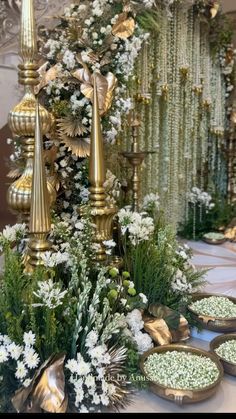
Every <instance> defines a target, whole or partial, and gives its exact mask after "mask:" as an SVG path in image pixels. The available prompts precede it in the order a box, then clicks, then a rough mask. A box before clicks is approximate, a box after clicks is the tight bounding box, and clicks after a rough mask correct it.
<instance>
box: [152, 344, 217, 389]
mask: <svg viewBox="0 0 236 419" xmlns="http://www.w3.org/2000/svg"><path fill="white" fill-rule="evenodd" d="M144 369H145V372H146V374H147V377H148V378H149V379H150V380H151V381H154V382H156V383H158V384H161V385H163V386H165V387H170V388H174V389H184V390H197V389H203V388H204V387H207V386H209V385H211V384H213V383H214V382H215V381H216V380H217V379H218V377H219V369H218V367H217V365H216V364H215V362H214V361H212V360H211V359H210V358H207V357H205V356H199V355H195V354H192V353H190V352H189V353H188V352H181V351H179V352H178V351H167V352H164V353H160V354H158V353H154V354H152V355H150V356H149V357H148V358H147V360H146V362H145V364H144Z"/></svg>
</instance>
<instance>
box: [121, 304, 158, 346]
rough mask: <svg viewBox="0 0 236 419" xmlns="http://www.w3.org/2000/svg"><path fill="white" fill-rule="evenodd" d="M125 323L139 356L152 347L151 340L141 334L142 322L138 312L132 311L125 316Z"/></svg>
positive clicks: (144, 334)
mask: <svg viewBox="0 0 236 419" xmlns="http://www.w3.org/2000/svg"><path fill="white" fill-rule="evenodd" d="M126 322H127V324H128V326H129V328H130V330H131V332H132V339H133V340H134V342H135V343H136V345H137V348H138V352H139V353H140V354H142V353H144V352H146V351H148V350H149V349H151V348H152V347H153V343H152V339H151V337H150V336H149V335H148V334H147V333H143V332H142V329H143V326H144V322H143V320H142V314H141V312H140V310H137V309H135V310H133V311H131V312H130V313H129V314H127V316H126Z"/></svg>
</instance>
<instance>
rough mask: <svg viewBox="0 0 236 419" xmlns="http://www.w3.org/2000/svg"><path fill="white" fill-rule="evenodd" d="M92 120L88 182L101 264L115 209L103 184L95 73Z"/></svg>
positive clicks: (94, 77)
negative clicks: (108, 200)
mask: <svg viewBox="0 0 236 419" xmlns="http://www.w3.org/2000/svg"><path fill="white" fill-rule="evenodd" d="M93 80H94V93H93V119H92V130H91V143H90V161H89V181H90V185H91V186H90V188H89V191H90V196H89V199H90V205H91V208H92V217H93V222H94V224H95V225H96V232H95V237H94V242H95V243H97V244H98V245H99V249H98V251H97V255H96V260H97V261H98V262H103V261H105V260H106V259H107V257H106V252H105V246H104V244H103V241H105V240H110V239H112V222H113V218H114V215H115V214H116V213H117V208H116V207H114V206H112V205H111V206H107V204H106V193H105V188H104V186H103V185H104V182H105V174H106V170H105V159H104V150H103V138H102V132H101V122H100V116H99V106H98V95H97V83H96V73H94V75H93Z"/></svg>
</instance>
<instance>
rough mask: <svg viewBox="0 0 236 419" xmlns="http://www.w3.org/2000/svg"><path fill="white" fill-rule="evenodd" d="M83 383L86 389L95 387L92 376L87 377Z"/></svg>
mask: <svg viewBox="0 0 236 419" xmlns="http://www.w3.org/2000/svg"><path fill="white" fill-rule="evenodd" d="M84 383H85V385H86V386H87V387H96V382H95V378H94V377H93V376H92V375H88V376H87V377H86V379H85V382H84Z"/></svg>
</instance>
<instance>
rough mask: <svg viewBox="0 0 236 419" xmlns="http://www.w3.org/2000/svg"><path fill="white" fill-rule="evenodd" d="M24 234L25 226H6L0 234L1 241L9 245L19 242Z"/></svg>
mask: <svg viewBox="0 0 236 419" xmlns="http://www.w3.org/2000/svg"><path fill="white" fill-rule="evenodd" d="M25 234H26V224H24V223H23V224H14V225H13V226H10V225H7V226H6V227H5V228H4V229H3V232H2V234H1V236H2V237H1V239H3V240H6V241H8V242H10V243H14V242H15V241H16V240H20V239H21V238H23V237H24V236H25Z"/></svg>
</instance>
